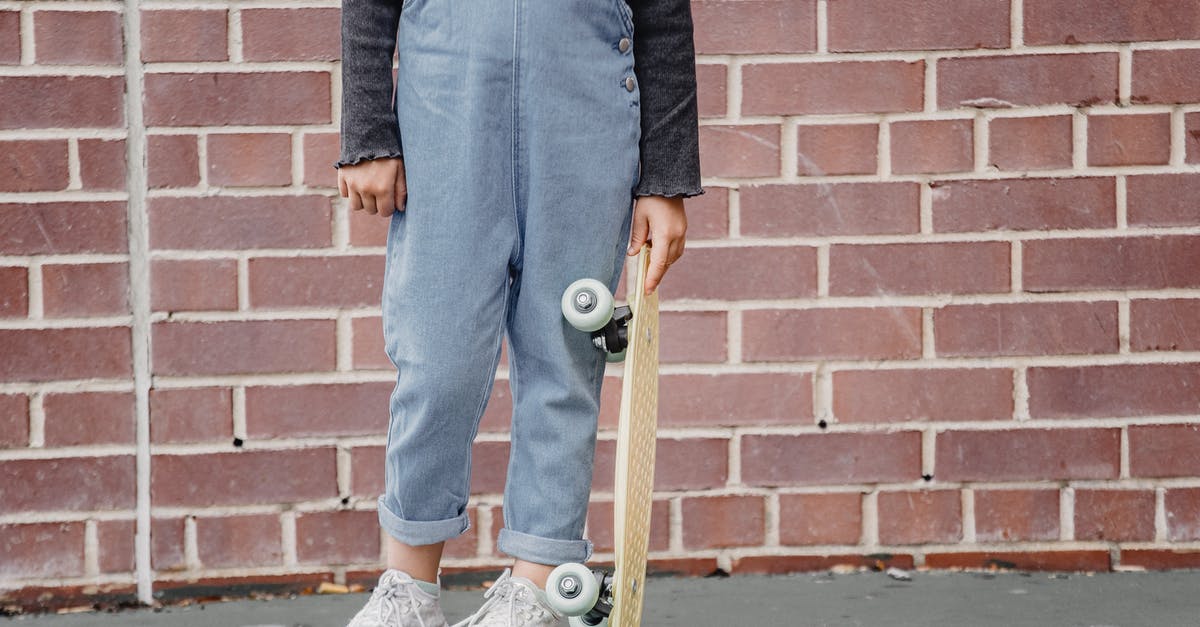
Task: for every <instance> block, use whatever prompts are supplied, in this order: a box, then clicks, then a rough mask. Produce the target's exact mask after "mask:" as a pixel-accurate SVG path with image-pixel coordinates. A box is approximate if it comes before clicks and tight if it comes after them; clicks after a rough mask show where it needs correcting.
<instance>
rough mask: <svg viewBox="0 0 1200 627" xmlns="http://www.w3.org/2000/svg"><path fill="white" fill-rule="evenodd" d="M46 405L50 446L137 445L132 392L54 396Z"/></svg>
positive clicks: (46, 437) (46, 440)
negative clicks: (135, 443)
mask: <svg viewBox="0 0 1200 627" xmlns="http://www.w3.org/2000/svg"><path fill="white" fill-rule="evenodd" d="M42 406H43V408H44V412H45V415H46V418H45V442H46V446H82V445H87V444H133V443H134V426H135V425H134V420H135V418H134V412H133V393H132V392H78V393H74V394H59V393H51V394H47V395H46V396H45V398H44V399H43V400H42Z"/></svg>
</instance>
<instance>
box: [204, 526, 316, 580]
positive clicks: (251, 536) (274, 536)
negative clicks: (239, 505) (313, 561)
mask: <svg viewBox="0 0 1200 627" xmlns="http://www.w3.org/2000/svg"><path fill="white" fill-rule="evenodd" d="M196 545H197V547H198V553H199V556H200V562H201V563H202V564H204V566H205V567H207V568H222V567H235V566H255V567H263V566H272V565H274V566H278V565H281V564H282V562H283V536H282V530H281V526H280V523H279V514H275V513H270V514H246V515H241V516H221V517H217V516H200V517H197V518H196ZM297 553H299V530H297Z"/></svg>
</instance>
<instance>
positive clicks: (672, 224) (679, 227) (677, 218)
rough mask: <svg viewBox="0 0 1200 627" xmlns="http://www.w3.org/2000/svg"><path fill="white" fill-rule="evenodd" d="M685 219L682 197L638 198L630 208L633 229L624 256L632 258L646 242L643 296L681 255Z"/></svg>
mask: <svg viewBox="0 0 1200 627" xmlns="http://www.w3.org/2000/svg"><path fill="white" fill-rule="evenodd" d="M686 233H687V216H686V215H684V212H683V198H682V197H680V196H673V197H671V198H667V197H665V196H639V197H638V199H637V202H636V203H635V204H634V207H633V226H632V229H631V233H630V238H629V251H628V253H627V254H629V255H636V254H638V251H640V250H641V249H642V244H644V243H645V242H646V241H647V240H649V241H650V243H651V245H650V267H649V268H647V269H646V295H650V294H651V293H653V292H654V290H655V288H657V287H658V284H659V282H660V281H662V277H663V275H664V274H666V273H667V268H668V267H669V266H670V265H671V264H673V263H675V260H677V259H679V257H680V256H681V255H683V246H684V239H685V234H686Z"/></svg>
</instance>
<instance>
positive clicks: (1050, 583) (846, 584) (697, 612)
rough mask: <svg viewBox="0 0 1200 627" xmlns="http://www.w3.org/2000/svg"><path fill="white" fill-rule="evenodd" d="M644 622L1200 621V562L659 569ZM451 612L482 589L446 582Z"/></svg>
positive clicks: (224, 626) (324, 614)
mask: <svg viewBox="0 0 1200 627" xmlns="http://www.w3.org/2000/svg"><path fill="white" fill-rule="evenodd" d="M646 591H647V609H646V616H645V620H644V624H645V625H646V626H647V627H656V626H659V625H681V626H682V625H688V626H691V625H703V626H712V627H731V626H737V627H743V626H745V627H750V626H757V625H780V626H797V627H810V626H811V627H816V626H826V625H828V626H838V627H841V626H847V627H849V626H870V627H1025V626H1029V627H1035V626H1036V627H1058V626H1076V625H1078V626H1080V627H1138V626H1154V627H1200V571H1190V572H1189V571H1181V572H1171V573H1161V572H1156V573H1117V574H1112V573H1109V574H1096V575H1079V574H1048V573H1031V574H1024V573H995V574H992V573H953V572H919V571H918V572H914V573H912V580H911V581H898V580H894V579H891V578H889V577H888V576H886V575H885V574H883V573H878V572H862V573H850V574H837V575H835V574H830V573H821V574H803V575H781V576H770V577H767V576H750V575H740V576H734V577H722V578H702V579H684V578H653V579H651V580H650V581H649V582H648V583H647V586H646ZM443 595H444V597H443V607H444V608H445V611H446V615H447V617H448V618H449V619H450V620H451V621H452V622H453V621H455V620H459V619H461V618H463V617H465V616H466V615H468V614H470V613H471V612H472V611H474V609H475V608H476V607H478V605H479V603H480V602H481V600H482V593H481V592H480V591H474V590H473V591H462V590H446V591H444V592H443ZM367 596H368V595H367V594H365V593H362V594H344V595H313V596H299V597H292V598H278V599H272V600H267V601H226V602H221V603H205V604H196V605H192V606H186V607H167V608H161V609H159V610H157V611H156V610H151V609H139V610H125V611H121V612H116V613H88V614H68V615H45V616H25V617H15V618H11V619H0V625H8V624H12V626H13V627H18V626H21V627H24V626H26V625H28V626H30V627H33V626H36V627H42V626H46V627H69V626H71V627H73V626H84V625H87V626H88V627H115V626H117V625H121V626H129V627H138V626H144V625H154V626H168V627H344V625H345V624H346V622H347V621H348V620H349V618H350V617H351V616H352V615H353V614H354V613H355V612H357V611H358V609H359V608H360V607H361V606H362V604H363V603H364V602H365V601H366V599H367Z"/></svg>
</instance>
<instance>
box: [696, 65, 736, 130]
mask: <svg viewBox="0 0 1200 627" xmlns="http://www.w3.org/2000/svg"><path fill="white" fill-rule="evenodd" d="M726 74H727V71H726V66H725V64H723V63H698V64H696V105H697V108H698V109H699V115H700V117H702V118H721V117H725V115H726V113H727V110H726V102H728V100H727V98H728V96H727V95H726V84H727V83H728V78H727V77H726Z"/></svg>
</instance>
